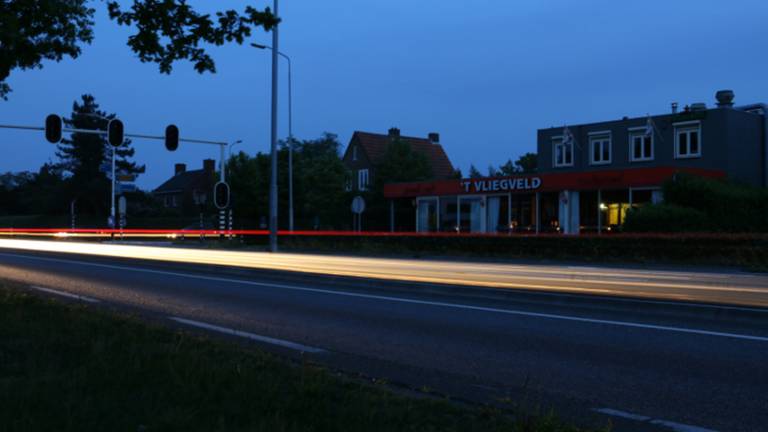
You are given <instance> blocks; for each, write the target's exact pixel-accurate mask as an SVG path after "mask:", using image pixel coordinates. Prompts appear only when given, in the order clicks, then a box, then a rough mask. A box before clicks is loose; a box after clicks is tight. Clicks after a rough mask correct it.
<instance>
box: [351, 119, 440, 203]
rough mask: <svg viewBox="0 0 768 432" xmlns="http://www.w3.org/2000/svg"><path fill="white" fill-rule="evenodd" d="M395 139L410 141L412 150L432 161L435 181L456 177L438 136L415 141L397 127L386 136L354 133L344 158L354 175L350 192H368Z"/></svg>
mask: <svg viewBox="0 0 768 432" xmlns="http://www.w3.org/2000/svg"><path fill="white" fill-rule="evenodd" d="M396 139H399V140H402V141H404V142H407V143H408V144H409V145H410V146H411V150H413V151H414V152H417V153H421V154H423V155H424V156H425V157H426V158H427V159H428V160H429V162H430V165H431V166H432V174H433V178H434V179H435V180H440V179H446V178H449V177H451V175H452V174H453V165H452V164H451V161H450V160H449V159H448V155H446V154H445V150H443V146H442V145H441V144H440V135H439V134H438V133H435V132H433V133H430V134H429V136H428V137H427V138H416V137H406V136H401V135H400V129H397V128H391V129H390V130H389V132H388V133H387V134H386V135H385V134H376V133H370V132H361V131H355V132H354V133H353V134H352V138H351V139H350V141H349V145H348V146H347V150H346V151H345V152H344V156H343V157H342V160H343V162H344V165H345V166H346V167H347V169H348V170H349V172H350V175H351V177H350V179H349V180H348V182H347V190H349V191H356V192H362V191H366V190H368V188H369V186H370V185H371V184H372V183H373V179H374V177H375V176H376V166H377V165H378V164H380V163H381V162H382V161H383V159H384V157H385V156H386V153H387V148H388V146H389V143H391V142H392V141H393V140H396Z"/></svg>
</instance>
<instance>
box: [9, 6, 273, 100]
mask: <svg viewBox="0 0 768 432" xmlns="http://www.w3.org/2000/svg"><path fill="white" fill-rule="evenodd" d="M95 1H96V0H34V1H32V0H10V1H3V2H0V29H2V31H0V97H2V98H4V99H5V98H6V97H7V94H8V92H9V91H10V87H9V86H8V84H7V83H6V82H5V80H6V79H7V78H8V77H9V76H10V74H11V72H12V71H13V70H15V69H21V70H24V69H32V68H41V67H42V62H43V61H44V60H53V61H57V62H58V61H61V60H62V59H64V58H65V57H70V58H77V57H78V56H79V55H80V54H81V52H82V46H83V45H84V44H90V43H91V42H92V41H93V36H94V34H93V25H94V20H93V16H94V13H95V9H93V8H91V7H89V4H91V3H94V2H95ZM106 4H107V9H108V11H109V17H110V19H112V20H113V21H115V22H117V24H118V25H124V26H135V28H136V33H135V34H133V35H132V36H130V37H129V38H128V46H129V47H130V48H131V50H132V51H133V52H135V53H136V54H138V56H139V59H140V60H141V61H142V62H152V63H157V64H158V65H159V68H160V72H162V73H170V72H171V70H172V68H173V64H174V63H175V62H176V61H178V60H189V61H191V62H192V63H193V64H194V68H195V70H197V71H198V72H200V73H203V72H215V71H216V65H215V63H214V61H213V59H212V58H211V57H210V55H208V53H207V52H206V50H205V48H203V47H201V44H209V45H216V46H219V45H223V44H224V43H228V42H236V43H238V44H242V43H243V42H244V40H245V38H247V37H248V36H250V35H251V32H252V29H254V28H258V27H263V28H264V29H265V30H270V29H271V28H272V27H273V26H274V25H275V24H276V23H277V22H278V20H277V18H276V17H275V16H274V15H273V14H272V13H271V11H270V10H269V8H266V9H264V10H263V11H260V10H257V9H255V8H253V7H251V6H247V7H246V8H245V9H244V10H243V12H242V13H238V12H237V11H235V10H225V11H220V12H216V14H215V18H212V17H211V16H210V15H207V14H200V13H198V12H196V11H195V10H194V9H193V8H192V7H190V6H189V5H188V4H187V3H186V0H133V4H132V6H131V8H130V10H127V11H125V10H123V9H122V8H121V7H120V4H119V3H118V2H116V1H108V2H106Z"/></svg>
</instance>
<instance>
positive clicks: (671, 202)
mask: <svg viewBox="0 0 768 432" xmlns="http://www.w3.org/2000/svg"><path fill="white" fill-rule="evenodd" d="M663 189H664V200H665V203H664V204H660V205H647V206H644V207H642V208H639V209H634V210H633V211H631V212H629V213H628V215H627V220H626V223H625V224H624V230H625V231H630V232H648V231H656V232H659V231H662V232H686V231H715V232H720V231H725V232H768V189H766V188H757V187H752V186H746V185H741V184H736V183H732V182H728V181H723V180H714V179H709V178H703V177H697V176H693V175H685V174H678V175H676V176H675V177H674V178H672V179H670V180H668V181H667V182H665V183H664V187H663Z"/></svg>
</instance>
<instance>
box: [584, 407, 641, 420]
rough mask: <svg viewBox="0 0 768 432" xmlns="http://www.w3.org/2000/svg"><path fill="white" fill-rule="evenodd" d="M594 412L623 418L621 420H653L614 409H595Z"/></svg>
mask: <svg viewBox="0 0 768 432" xmlns="http://www.w3.org/2000/svg"><path fill="white" fill-rule="evenodd" d="M593 411H596V412H599V413H602V414H606V415H609V416H613V417H621V418H625V419H630V420H637V421H648V420H651V418H650V417H648V416H644V415H640V414H632V413H628V412H626V411H619V410H617V409H613V408H595V409H594V410H593Z"/></svg>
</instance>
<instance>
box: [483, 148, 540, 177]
mask: <svg viewBox="0 0 768 432" xmlns="http://www.w3.org/2000/svg"><path fill="white" fill-rule="evenodd" d="M536 166H537V157H536V153H526V154H524V155H522V156H520V157H519V158H517V160H516V161H514V162H512V159H508V160H507V162H506V163H505V164H504V165H501V166H500V167H499V169H498V170H495V169H494V168H493V166H491V167H489V168H488V171H489V172H495V173H496V174H495V175H497V176H511V175H515V174H531V173H534V172H536ZM491 176H493V174H491Z"/></svg>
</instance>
